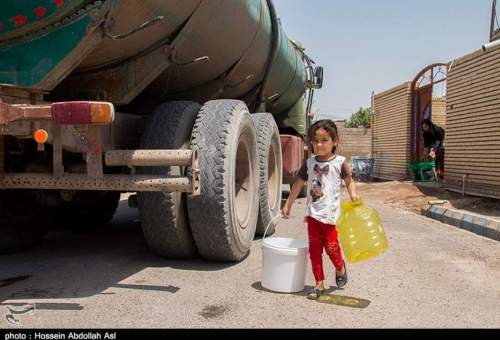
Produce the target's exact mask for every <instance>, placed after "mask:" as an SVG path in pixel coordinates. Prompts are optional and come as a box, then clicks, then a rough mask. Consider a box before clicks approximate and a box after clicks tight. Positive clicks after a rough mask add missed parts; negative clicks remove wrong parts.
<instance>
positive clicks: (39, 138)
mask: <svg viewBox="0 0 500 340" xmlns="http://www.w3.org/2000/svg"><path fill="white" fill-rule="evenodd" d="M33 138H34V139H35V141H36V142H37V143H38V144H45V143H46V142H47V140H48V139H49V134H48V132H47V131H45V130H44V129H38V130H36V131H35V134H34V135H33Z"/></svg>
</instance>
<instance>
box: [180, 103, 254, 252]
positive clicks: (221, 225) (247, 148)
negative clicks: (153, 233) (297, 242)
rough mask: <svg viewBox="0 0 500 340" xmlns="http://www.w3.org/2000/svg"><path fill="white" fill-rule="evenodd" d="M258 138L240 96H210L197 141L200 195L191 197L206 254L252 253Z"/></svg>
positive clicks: (200, 243)
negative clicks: (221, 97) (234, 98)
mask: <svg viewBox="0 0 500 340" xmlns="http://www.w3.org/2000/svg"><path fill="white" fill-rule="evenodd" d="M256 139H257V136H256V132H255V127H254V125H253V122H252V118H251V116H250V114H249V112H248V109H247V107H246V105H245V104H244V103H243V102H241V101H238V100H214V101H209V102H207V103H205V105H204V106H203V107H202V109H201V111H200V113H199V115H198V118H197V119H196V123H195V125H194V128H193V135H192V144H193V145H194V146H197V147H198V148H199V152H200V170H201V176H200V179H201V195H199V196H191V197H188V207H189V221H190V222H191V230H192V232H193V237H194V240H195V242H196V245H197V247H198V251H199V252H200V255H201V256H202V257H203V258H205V259H208V260H217V261H240V260H242V259H243V258H244V257H245V256H246V255H247V254H248V253H249V250H250V246H251V244H252V241H253V238H254V236H255V228H256V225H257V217H258V213H259V200H258V199H259V197H258V190H259V164H258V151H257V140H256Z"/></svg>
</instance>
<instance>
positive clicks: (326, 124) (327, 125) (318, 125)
mask: <svg viewBox="0 0 500 340" xmlns="http://www.w3.org/2000/svg"><path fill="white" fill-rule="evenodd" d="M318 129H323V130H325V131H326V132H328V134H329V135H330V137H331V138H332V140H333V141H334V142H337V144H338V143H339V141H340V138H339V132H338V130H337V125H335V123H334V122H333V121H332V120H330V119H322V120H318V121H316V122H314V124H313V125H311V126H310V127H309V130H308V131H307V143H309V144H311V142H312V140H313V138H314V134H315V133H316V131H317V130H318ZM336 150H337V147H336V146H334V147H333V150H332V152H333V153H335V151H336Z"/></svg>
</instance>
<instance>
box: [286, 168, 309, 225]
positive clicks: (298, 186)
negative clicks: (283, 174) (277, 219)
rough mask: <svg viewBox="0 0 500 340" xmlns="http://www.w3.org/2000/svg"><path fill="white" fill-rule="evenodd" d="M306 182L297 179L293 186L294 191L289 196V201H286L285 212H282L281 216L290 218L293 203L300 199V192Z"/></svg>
mask: <svg viewBox="0 0 500 340" xmlns="http://www.w3.org/2000/svg"><path fill="white" fill-rule="evenodd" d="M305 183H306V181H304V180H303V179H301V178H299V179H297V180H296V181H295V182H294V183H293V186H292V190H290V195H289V196H288V199H287V200H286V203H285V205H284V206H283V210H282V211H281V214H282V215H283V217H284V218H289V217H290V210H291V209H292V205H293V202H295V200H296V199H297V197H299V194H300V191H301V190H302V188H303V187H304V184H305Z"/></svg>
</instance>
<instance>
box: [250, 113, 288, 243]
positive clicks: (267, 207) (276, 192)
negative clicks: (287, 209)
mask: <svg viewBox="0 0 500 340" xmlns="http://www.w3.org/2000/svg"><path fill="white" fill-rule="evenodd" d="M252 119H253V123H254V125H255V129H256V130H257V145H258V148H259V166H260V181H259V197H260V202H259V217H258V220H257V230H256V235H258V236H263V235H264V232H265V230H266V227H267V226H268V225H269V224H270V223H271V221H272V220H273V218H274V217H276V216H278V214H279V212H280V208H281V185H282V181H283V169H282V164H281V161H282V160H281V142H280V132H279V130H278V126H277V125H276V122H275V120H274V118H273V116H272V115H271V114H269V113H256V114H253V115H252ZM275 227H276V221H274V223H272V224H271V225H269V229H268V230H267V234H266V236H267V235H272V234H273V233H274V232H275Z"/></svg>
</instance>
